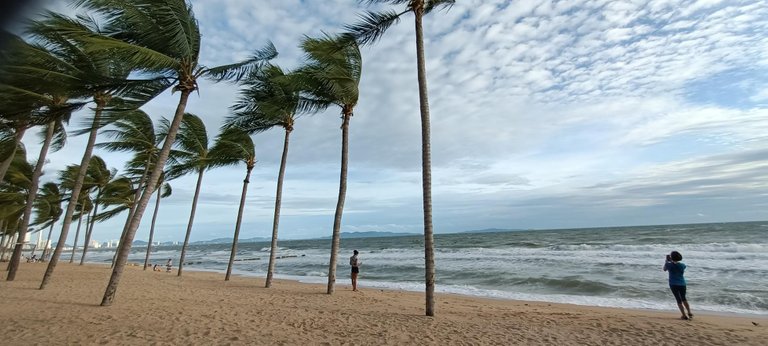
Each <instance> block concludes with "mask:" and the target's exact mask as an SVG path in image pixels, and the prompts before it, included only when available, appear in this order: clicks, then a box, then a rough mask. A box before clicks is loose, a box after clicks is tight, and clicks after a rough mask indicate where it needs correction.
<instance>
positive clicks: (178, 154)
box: [168, 113, 238, 276]
mask: <svg viewBox="0 0 768 346" xmlns="http://www.w3.org/2000/svg"><path fill="white" fill-rule="evenodd" d="M208 145H209V144H208V132H207V131H206V129H205V124H203V121H202V120H201V119H200V118H199V117H198V116H196V115H194V114H190V113H186V114H184V119H183V120H182V122H181V128H180V129H179V135H178V137H176V147H177V150H175V151H174V160H173V161H174V162H173V164H172V165H171V167H170V168H168V176H169V178H170V179H174V178H177V177H180V176H183V175H186V174H190V173H197V184H196V185H195V195H194V197H192V210H191V211H190V213H189V222H188V223H187V232H186V235H185V236H184V245H183V246H182V248H181V257H180V258H179V269H178V272H177V275H178V276H181V274H182V272H183V270H184V258H185V256H186V253H187V247H188V246H189V236H190V234H191V233H192V224H193V223H194V221H195V212H196V211H197V200H198V198H199V197H200V188H201V187H202V183H203V173H205V171H206V170H208V169H211V168H214V167H220V166H226V165H233V164H236V163H237V162H238V161H237V159H235V158H232V157H230V156H229V155H228V154H229V153H226V152H221V151H213V150H212V148H209V147H208Z"/></svg>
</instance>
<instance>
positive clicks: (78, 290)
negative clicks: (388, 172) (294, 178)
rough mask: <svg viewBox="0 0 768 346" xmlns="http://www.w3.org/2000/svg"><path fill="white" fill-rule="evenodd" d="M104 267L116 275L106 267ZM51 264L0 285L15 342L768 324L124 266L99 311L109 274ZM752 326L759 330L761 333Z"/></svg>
mask: <svg viewBox="0 0 768 346" xmlns="http://www.w3.org/2000/svg"><path fill="white" fill-rule="evenodd" d="M105 267H106V268H105ZM45 268H46V264H45V263H23V264H22V265H21V267H20V268H19V273H18V276H17V278H16V280H15V281H12V282H8V281H4V280H3V281H1V282H0V301H2V304H3V308H2V309H0V333H2V335H3V336H4V342H7V343H8V344H14V345H15V344H29V343H32V344H43V343H45V344H105V345H125V344H130V345H134V344H136V345H138V344H147V343H154V344H235V345H240V344H243V345H251V344H298V343H304V344H307V345H312V344H320V343H329V344H334V345H336V344H381V345H401V344H440V345H442V344H530V345H551V344H562V345H584V344H590V345H594V344H650V343H654V344H679V343H681V342H682V341H685V342H686V343H691V344H696V345H723V344H739V345H762V344H764V341H765V340H766V338H768V319H766V318H764V317H762V316H761V317H740V316H723V315H710V314H706V313H703V312H702V313H699V314H696V311H695V310H694V314H696V318H695V319H694V320H693V321H681V320H679V319H678V316H677V313H676V312H669V313H668V312H660V311H641V310H633V309H622V308H603V307H586V306H581V305H570V304H560V303H545V302H525V301H510V300H497V299H492V298H480V297H472V296H464V295H455V294H443V293H437V294H436V304H437V306H436V316H435V317H426V316H424V295H423V293H416V292H410V291H394V290H384V289H378V288H377V289H373V288H369V289H366V288H362V291H360V292H352V291H351V289H350V287H349V285H348V284H345V283H342V281H341V280H340V281H339V282H337V285H336V291H335V293H334V294H332V295H328V294H326V293H325V285H320V284H309V283H299V282H295V281H289V280H284V279H280V280H275V282H274V284H273V287H272V288H269V289H266V288H263V283H264V282H263V279H259V278H257V277H244V276H240V275H237V276H233V277H232V278H231V280H230V281H224V278H223V276H222V275H220V274H217V273H213V272H205V271H191V270H190V271H185V272H184V275H183V276H182V277H177V276H176V275H175V273H165V272H153V271H144V270H142V266H141V265H137V266H126V267H125V270H124V273H123V277H122V279H121V282H120V287H119V288H118V292H117V298H116V300H115V302H114V304H113V305H112V306H110V307H101V306H99V305H98V304H99V303H100V301H101V297H102V296H103V293H104V289H105V288H106V284H107V282H108V280H109V276H110V275H111V270H109V268H108V266H100V265H93V264H88V265H85V266H79V265H74V264H69V263H60V264H59V265H58V266H57V269H56V272H55V273H54V276H53V278H52V280H51V283H50V284H49V286H48V287H47V288H46V289H45V290H39V289H38V287H39V283H40V280H41V279H42V275H43V273H44V271H45ZM752 322H755V323H757V324H758V325H757V326H755V325H753V324H752Z"/></svg>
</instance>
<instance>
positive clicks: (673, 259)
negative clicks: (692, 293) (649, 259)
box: [664, 251, 693, 320]
mask: <svg viewBox="0 0 768 346" xmlns="http://www.w3.org/2000/svg"><path fill="white" fill-rule="evenodd" d="M682 260H683V255H681V254H680V253H679V252H677V251H672V253H670V254H669V255H667V261H666V262H665V263H664V271H665V272H668V273H669V289H671V290H672V294H673V295H674V296H675V300H677V308H678V309H680V312H681V313H682V314H683V316H682V317H680V319H683V320H688V319H692V318H693V314H692V313H691V307H690V306H689V305H688V300H687V299H685V289H686V283H685V277H684V276H683V275H684V274H685V268H686V266H685V263H683V262H681V261H682ZM683 307H685V309H683ZM686 310H687V311H688V315H686V314H685V311H686Z"/></svg>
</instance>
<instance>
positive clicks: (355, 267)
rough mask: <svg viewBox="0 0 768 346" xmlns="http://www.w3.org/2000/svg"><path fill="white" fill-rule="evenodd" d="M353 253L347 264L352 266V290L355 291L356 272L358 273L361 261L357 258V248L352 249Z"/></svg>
mask: <svg viewBox="0 0 768 346" xmlns="http://www.w3.org/2000/svg"><path fill="white" fill-rule="evenodd" d="M353 253H354V255H352V257H350V258H349V265H350V266H352V290H353V291H357V274H359V273H360V265H361V264H363V262H362V261H360V259H358V258H357V254H358V252H357V250H355V251H353Z"/></svg>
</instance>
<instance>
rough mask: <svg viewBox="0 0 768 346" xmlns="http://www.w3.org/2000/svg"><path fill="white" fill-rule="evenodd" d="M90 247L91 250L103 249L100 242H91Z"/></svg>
mask: <svg viewBox="0 0 768 346" xmlns="http://www.w3.org/2000/svg"><path fill="white" fill-rule="evenodd" d="M88 247H90V248H91V249H98V248H101V243H99V241H98V240H91V243H90V244H88Z"/></svg>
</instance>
